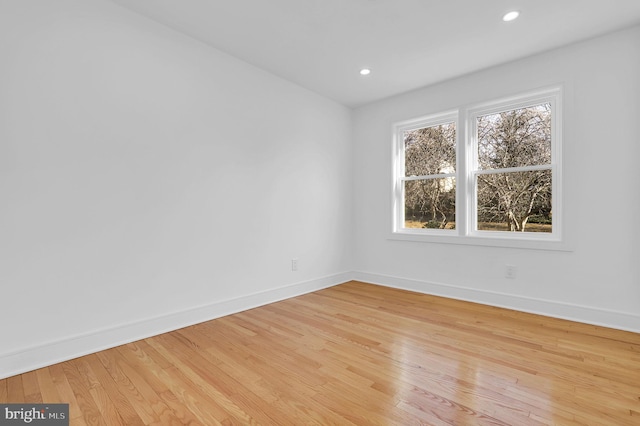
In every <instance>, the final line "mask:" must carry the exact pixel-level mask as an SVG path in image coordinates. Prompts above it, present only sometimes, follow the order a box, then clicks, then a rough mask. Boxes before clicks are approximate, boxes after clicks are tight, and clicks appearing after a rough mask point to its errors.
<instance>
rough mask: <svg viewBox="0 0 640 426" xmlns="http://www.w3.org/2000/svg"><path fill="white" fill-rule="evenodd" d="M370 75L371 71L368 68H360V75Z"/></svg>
mask: <svg viewBox="0 0 640 426" xmlns="http://www.w3.org/2000/svg"><path fill="white" fill-rule="evenodd" d="M369 74H371V70H370V69H369V68H362V69H361V70H360V75H369Z"/></svg>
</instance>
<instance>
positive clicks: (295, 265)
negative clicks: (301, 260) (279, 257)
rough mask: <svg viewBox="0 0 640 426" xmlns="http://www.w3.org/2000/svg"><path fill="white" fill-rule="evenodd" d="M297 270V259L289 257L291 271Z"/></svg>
mask: <svg viewBox="0 0 640 426" xmlns="http://www.w3.org/2000/svg"><path fill="white" fill-rule="evenodd" d="M297 270H298V259H291V271H292V272H296V271H297Z"/></svg>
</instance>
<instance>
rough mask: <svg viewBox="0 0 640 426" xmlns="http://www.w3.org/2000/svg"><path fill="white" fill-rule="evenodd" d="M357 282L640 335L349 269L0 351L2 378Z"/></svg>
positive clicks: (633, 320)
mask: <svg viewBox="0 0 640 426" xmlns="http://www.w3.org/2000/svg"><path fill="white" fill-rule="evenodd" d="M351 280H358V281H362V282H365V283H371V284H377V285H382V286H386V287H393V288H398V289H402V290H410V291H415V292H418V293H425V294H432V295H435V296H442V297H448V298H451V299H458V300H465V301H469V302H475V303H482V304H485V305H491V306H497V307H501V308H507V309H514V310H518V311H522V312H529V313H533V314H538V315H544V316H548V317H554V318H561V319H567V320H571V321H577V322H582V323H586V324H593V325H598V326H603V327H608V328H615V329H619V330H626V331H631V332H635V333H640V315H635V314H629V313H625V312H617V311H609V310H604V309H598V308H593V307H588V306H580V305H574V304H568V303H560V302H554V301H550V300H543V299H534V298H527V297H522V296H516V295H511V294H506V293H498V292H491V291H483V290H478V289H472V288H466V287H460V286H453V285H448V284H441V283H433V282H427V281H418V280H412V279H406V278H400V277H394V276H388V275H381V274H371V273H367V272H344V273H340V274H335V275H330V276H327V277H322V278H318V279H314V280H310V281H305V282H301V283H297V284H292V285H288V286H284V287H279V288H276V289H271V290H267V291H263V292H258V293H254V294H250V295H246V296H242V297H238V298H234V299H229V300H223V301H220V302H216V303H212V304H209V305H204V306H200V307H196V308H193V309H189V310H186V311H181V312H175V313H171V314H167V315H162V316H159V317H155V318H148V319H146V320H142V321H137V322H133V323H130V324H126V325H122V326H117V327H112V328H105V329H101V330H95V331H92V332H88V333H84V334H81V335H77V336H71V337H68V338H66V339H63V340H59V341H54V342H49V343H45V344H40V345H36V346H31V347H28V348H24V349H21V350H18V351H14V352H11V353H6V354H0V379H3V378H6V377H10V376H14V375H16V374H21V373H25V372H27V371H32V370H35V369H38V368H42V367H46V366H49V365H52V364H56V363H58V362H63V361H67V360H70V359H73V358H77V357H80V356H83V355H87V354H90V353H95V352H98V351H101V350H105V349H109V348H113V347H116V346H119V345H123V344H126V343H130V342H134V341H136V340H140V339H145V338H147V337H151V336H156V335H158V334H162V333H166V332H169V331H173V330H177V329H180V328H183V327H188V326H190V325H194V324H198V323H201V322H205V321H209V320H212V319H215V318H220V317H223V316H225V315H230V314H234V313H237V312H241V311H245V310H247V309H252V308H255V307H258V306H262V305H266V304H269V303H274V302H277V301H280V300H284V299H288V298H290V297H295V296H299V295H301V294H306V293H311V292H313V291H317V290H321V289H323V288H328V287H332V286H335V285H338V284H342V283H345V282H347V281H351Z"/></svg>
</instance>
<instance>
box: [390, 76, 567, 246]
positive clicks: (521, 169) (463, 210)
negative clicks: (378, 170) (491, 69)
mask: <svg viewBox="0 0 640 426" xmlns="http://www.w3.org/2000/svg"><path fill="white" fill-rule="evenodd" d="M560 102H561V93H560V89H559V88H554V89H550V90H544V91H540V92H536V93H530V94H527V95H523V96H518V97H514V98H511V99H504V100H499V101H493V102H488V103H485V104H482V105H475V106H471V107H467V108H460V109H459V110H457V111H453V112H448V113H443V114H438V115H432V116H428V117H423V118H420V119H416V120H411V121H406V122H402V123H397V124H396V125H395V126H394V138H395V142H394V171H395V172H394V193H393V200H394V214H393V218H394V219H393V234H394V236H396V237H398V236H399V237H401V238H402V237H405V236H409V237H410V238H403V239H412V240H416V239H417V240H435V241H442V242H453V243H465V244H467V243H468V244H489V245H507V246H522V247H526V246H527V244H526V242H527V241H529V242H534V243H533V244H532V245H529V246H531V247H533V248H537V247H539V248H545V242H546V243H553V242H556V243H558V242H561V240H562V239H561V225H562V223H561V217H562V216H561V214H560V213H561V211H560V209H561V193H560V191H561V185H560V178H561V174H560V172H561V170H560V165H561V161H560V160H561V159H560V155H561V104H560ZM509 241H511V242H512V243H508V242H509ZM505 242H507V243H505ZM522 242H525V244H523V243H522ZM547 246H548V245H547Z"/></svg>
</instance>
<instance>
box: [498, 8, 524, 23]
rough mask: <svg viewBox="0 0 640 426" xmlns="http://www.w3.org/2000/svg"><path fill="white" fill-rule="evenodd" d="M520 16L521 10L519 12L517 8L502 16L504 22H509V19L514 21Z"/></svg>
mask: <svg viewBox="0 0 640 426" xmlns="http://www.w3.org/2000/svg"><path fill="white" fill-rule="evenodd" d="M518 16H520V12H518V11H517V10H513V11H511V12H508V13H505V15H504V16H503V17H502V20H503V21H504V22H509V21H513V20H514V19H516V18H517V17H518Z"/></svg>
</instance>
